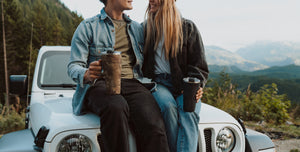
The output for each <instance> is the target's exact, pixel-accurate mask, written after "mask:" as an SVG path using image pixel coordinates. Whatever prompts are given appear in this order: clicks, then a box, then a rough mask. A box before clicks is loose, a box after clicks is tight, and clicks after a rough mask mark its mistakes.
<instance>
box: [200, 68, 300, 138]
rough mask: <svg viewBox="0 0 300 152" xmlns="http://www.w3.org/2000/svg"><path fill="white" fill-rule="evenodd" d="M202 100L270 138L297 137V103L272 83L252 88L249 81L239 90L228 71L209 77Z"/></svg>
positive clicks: (299, 111) (299, 119)
mask: <svg viewBox="0 0 300 152" xmlns="http://www.w3.org/2000/svg"><path fill="white" fill-rule="evenodd" d="M208 85H209V86H210V87H206V88H205V93H204V97H203V98H202V102H204V103H207V104H210V105H213V106H215V107H217V108H220V109H222V110H224V111H226V112H228V113H230V114H231V115H232V116H234V117H235V118H241V119H242V120H243V121H244V122H245V124H246V126H247V127H249V128H252V129H254V130H257V131H260V132H263V133H265V134H267V135H268V136H269V137H271V138H272V139H285V138H300V129H299V126H300V105H298V104H295V103H294V104H293V105H292V104H291V101H290V100H289V99H288V97H287V95H286V94H278V92H279V90H278V88H277V85H276V84H275V83H270V84H264V85H263V86H262V87H261V88H260V89H258V90H257V91H256V92H253V91H252V90H251V89H250V88H251V84H249V86H248V89H246V90H244V91H241V90H239V89H237V85H235V84H233V83H232V81H231V78H230V77H229V75H228V74H227V73H224V72H221V73H220V76H219V78H218V79H210V80H209V82H208Z"/></svg>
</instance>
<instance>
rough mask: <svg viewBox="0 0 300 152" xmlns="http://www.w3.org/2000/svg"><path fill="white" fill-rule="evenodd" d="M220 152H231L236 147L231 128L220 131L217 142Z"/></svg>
mask: <svg viewBox="0 0 300 152" xmlns="http://www.w3.org/2000/svg"><path fill="white" fill-rule="evenodd" d="M216 144H217V147H218V152H230V151H231V150H232V149H233V148H234V145H235V136H234V134H233V132H232V131H231V130H230V129H229V128H223V129H221V130H220V132H219V133H218V136H217V141H216Z"/></svg>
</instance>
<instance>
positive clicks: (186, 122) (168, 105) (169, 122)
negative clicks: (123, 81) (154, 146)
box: [152, 75, 201, 152]
mask: <svg viewBox="0 0 300 152" xmlns="http://www.w3.org/2000/svg"><path fill="white" fill-rule="evenodd" d="M155 81H156V82H157V83H158V85H157V90H156V91H155V92H153V93H152V94H153V96H154V98H155V99H156V101H157V103H158V105H159V106H160V108H161V112H162V115H163V118H164V122H165V126H166V130H167V137H168V143H169V147H170V151H171V152H196V151H197V141H198V135H199V131H198V123H199V113H200V109H201V101H199V102H198V103H197V104H196V108H195V111H194V112H184V111H183V95H182V94H181V95H179V96H178V97H175V98H176V99H175V98H174V96H173V94H172V93H171V91H170V90H172V84H171V79H170V77H164V76H161V75H158V76H157V77H156V78H155Z"/></svg>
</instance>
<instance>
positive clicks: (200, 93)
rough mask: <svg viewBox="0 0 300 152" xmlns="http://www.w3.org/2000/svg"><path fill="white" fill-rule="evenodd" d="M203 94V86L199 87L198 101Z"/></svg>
mask: <svg viewBox="0 0 300 152" xmlns="http://www.w3.org/2000/svg"><path fill="white" fill-rule="evenodd" d="M202 95H203V88H199V90H198V91H197V94H196V99H197V103H198V102H199V99H201V98H202Z"/></svg>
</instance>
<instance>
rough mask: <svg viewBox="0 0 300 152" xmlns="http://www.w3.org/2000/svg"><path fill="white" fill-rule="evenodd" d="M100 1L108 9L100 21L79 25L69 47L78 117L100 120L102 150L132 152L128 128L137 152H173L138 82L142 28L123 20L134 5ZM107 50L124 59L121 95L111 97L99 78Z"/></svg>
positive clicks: (151, 102) (148, 95)
mask: <svg viewBox="0 0 300 152" xmlns="http://www.w3.org/2000/svg"><path fill="white" fill-rule="evenodd" d="M100 1H101V2H103V3H104V5H105V7H104V8H103V9H102V10H101V12H100V14H99V15H97V16H95V17H93V18H91V19H87V20H84V21H83V22H82V23H80V25H79V26H78V28H77V30H76V31H75V33H74V36H73V39H72V43H71V57H70V62H69V65H68V74H69V76H70V77H71V78H72V79H73V80H74V81H75V82H77V83H78V85H77V89H76V92H75V94H74V97H73V104H72V105H73V111H74V114H75V115H80V114H84V113H86V112H92V113H95V114H97V115H99V116H100V122H101V132H102V138H103V145H101V149H102V150H103V151H105V152H128V151H129V144H128V130H129V128H132V129H133V131H134V133H135V135H136V141H137V143H138V145H137V149H138V151H141V152H160V151H164V152H165V151H169V150H168V144H167V137H166V133H165V128H164V123H163V120H162V117H161V114H160V110H159V107H158V105H157V103H156V102H155V99H154V98H153V96H152V95H151V93H150V91H149V90H147V89H146V88H145V87H143V85H142V84H141V83H140V82H139V81H138V79H140V78H142V72H141V66H142V65H141V64H142V62H143V56H142V53H141V52H142V50H141V48H143V46H142V45H143V28H142V26H141V25H140V24H138V23H136V22H134V21H132V20H130V19H129V17H128V16H127V15H125V14H123V11H124V10H130V9H132V4H131V3H132V0H100ZM107 50H115V51H120V52H121V55H122V76H121V77H122V80H121V94H120V95H107V94H106V93H105V82H104V80H103V79H101V78H100V73H101V72H100V71H101V69H102V68H101V60H100V53H102V52H105V51H107ZM129 124H130V125H129Z"/></svg>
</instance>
